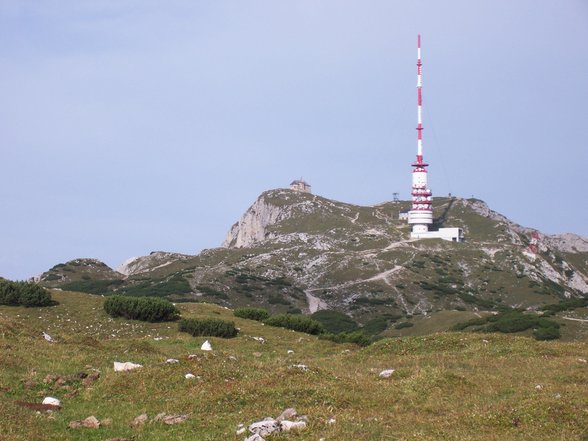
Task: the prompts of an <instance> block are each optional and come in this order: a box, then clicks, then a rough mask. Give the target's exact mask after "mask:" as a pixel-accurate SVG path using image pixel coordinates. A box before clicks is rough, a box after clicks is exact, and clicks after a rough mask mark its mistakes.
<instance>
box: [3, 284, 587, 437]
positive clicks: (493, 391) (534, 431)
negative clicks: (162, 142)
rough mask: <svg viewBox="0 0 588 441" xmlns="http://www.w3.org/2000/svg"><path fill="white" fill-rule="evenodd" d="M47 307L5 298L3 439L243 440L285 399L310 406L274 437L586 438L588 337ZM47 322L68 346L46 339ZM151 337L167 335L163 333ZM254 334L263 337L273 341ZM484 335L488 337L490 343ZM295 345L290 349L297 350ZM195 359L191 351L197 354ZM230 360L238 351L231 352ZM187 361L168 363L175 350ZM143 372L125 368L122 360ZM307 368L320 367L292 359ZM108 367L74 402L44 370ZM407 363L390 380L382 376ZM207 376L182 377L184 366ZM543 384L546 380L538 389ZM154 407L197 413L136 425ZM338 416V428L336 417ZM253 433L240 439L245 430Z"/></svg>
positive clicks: (66, 299)
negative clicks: (284, 323)
mask: <svg viewBox="0 0 588 441" xmlns="http://www.w3.org/2000/svg"><path fill="white" fill-rule="evenodd" d="M53 294H54V298H56V300H58V301H59V302H60V304H59V305H58V306H56V307H52V308H46V309H38V308H34V309H24V308H9V307H0V415H1V416H2V418H0V429H1V430H0V434H1V435H0V438H2V439H6V440H31V439H34V440H55V439H60V440H70V439H71V440H74V439H78V440H106V439H110V438H114V437H127V438H129V437H131V436H135V437H136V439H137V440H167V439H174V440H184V439H185V440H195V439H196V440H221V439H222V440H232V439H233V433H234V429H235V427H236V425H237V424H239V423H244V424H249V423H251V422H253V421H257V420H259V419H262V418H264V417H266V416H274V417H275V416H276V415H277V414H279V413H280V412H281V411H282V410H283V409H284V408H286V407H290V406H293V407H296V409H297V410H298V411H299V413H301V414H306V415H308V418H309V427H308V428H307V429H306V430H305V431H303V432H300V433H296V434H283V435H276V436H273V437H271V438H270V439H276V440H280V439H283V440H286V439H291V440H316V439H319V438H321V437H324V438H325V439H327V440H341V439H365V440H379V439H399V440H404V439H451V440H469V439H479V440H505V439H545V440H552V439H566V440H575V439H577V440H580V439H586V437H587V436H588V431H587V430H586V427H588V400H587V399H586V397H587V396H588V382H587V381H586V378H588V364H586V363H582V362H580V361H579V360H578V359H580V358H583V359H587V358H588V345H587V344H586V343H560V342H537V341H533V340H530V339H527V338H521V337H511V336H501V335H480V334H461V333H454V334H435V335H432V336H427V337H403V338H400V339H392V340H383V341H381V342H379V343H377V344H375V345H372V346H371V347H368V348H366V349H363V350H360V349H359V348H357V347H355V346H351V345H349V346H347V345H335V344H332V343H330V342H326V341H319V340H317V339H316V338H315V337H311V336H307V335H304V334H298V333H294V332H290V331H286V330H282V329H276V328H270V327H265V326H262V325H261V324H259V323H257V322H253V321H249V320H242V319H237V318H233V317H232V313H231V312H230V311H229V310H226V309H223V308H220V307H218V306H214V305H205V304H182V305H180V307H181V309H182V313H183V315H184V316H185V317H191V316H194V317H220V318H226V319H231V320H234V321H235V322H236V324H237V326H239V327H240V328H241V333H240V334H239V336H238V337H237V338H234V339H231V340H220V339H210V340H211V342H212V345H213V348H214V351H213V352H211V353H203V352H201V351H200V350H199V347H200V344H201V343H202V341H203V340H204V339H202V338H192V337H189V336H187V335H183V334H179V333H178V332H177V331H176V325H175V324H146V323H140V322H129V321H125V320H118V319H117V320H112V319H110V318H108V317H107V316H106V315H105V314H104V312H103V311H102V309H101V304H102V300H103V299H102V298H101V297H95V296H88V295H83V294H75V293H66V292H54V293H53ZM41 331H47V332H49V333H50V334H51V335H52V336H53V337H55V338H56V339H57V343H55V344H50V343H47V342H45V341H44V340H43V339H42V337H41V336H40V332H41ZM154 336H162V337H164V339H163V340H161V341H155V340H154V339H153V337H154ZM253 336H263V337H264V338H266V339H267V343H266V344H261V343H259V342H257V341H255V340H254V339H253V338H252V337H253ZM484 339H485V340H487V343H486V342H484ZM289 349H292V350H293V351H294V353H293V354H288V353H287V351H288V350H289ZM192 353H194V354H198V358H197V359H195V360H192V361H189V360H187V355H188V354H192ZM231 356H233V357H235V358H236V359H232V358H230V357H231ZM169 357H173V358H178V359H180V360H181V362H180V363H179V364H175V365H166V364H165V363H164V361H165V360H166V359H167V358H169ZM127 360H128V361H133V362H138V363H142V364H144V366H145V367H144V368H143V369H140V370H137V371H133V372H129V373H115V372H114V371H113V370H112V362H113V361H127ZM294 363H304V364H306V365H308V366H309V368H310V371H309V372H302V371H300V370H298V369H292V368H289V366H290V365H292V364H294ZM91 368H94V369H98V370H99V371H100V372H101V377H100V379H99V380H98V381H97V382H96V383H94V385H92V386H90V387H82V386H81V384H80V382H79V381H70V382H68V383H66V384H65V385H64V386H66V387H69V389H70V391H71V390H75V389H79V390H80V393H79V395H78V396H76V397H73V398H65V397H64V395H65V393H67V392H68V391H67V390H66V388H63V387H53V388H52V387H50V386H47V385H45V384H43V381H42V380H43V378H45V376H46V375H47V374H58V375H73V374H75V373H77V372H80V371H86V372H88V371H89V369H91ZM385 368H394V369H396V372H395V373H394V374H393V375H392V377H390V378H388V379H380V378H379V377H378V373H379V372H380V370H382V369H385ZM189 371H190V372H193V373H194V374H195V375H198V376H200V377H201V379H200V380H198V381H189V380H186V379H185V378H184V374H185V373H186V372H189ZM537 385H541V386H542V388H541V389H540V390H538V389H536V386H537ZM46 395H51V396H56V397H58V398H60V399H62V404H63V409H62V410H61V411H60V412H57V413H54V414H53V415H50V416H49V415H47V414H37V413H35V412H34V411H30V410H27V409H24V408H21V407H17V406H16V405H15V404H14V401H15V400H26V401H32V402H40V401H41V400H42V397H44V396H46ZM143 412H147V413H148V414H149V415H150V416H154V415H155V414H157V413H159V412H167V413H190V414H191V416H192V417H191V419H190V420H188V421H187V422H186V423H184V424H181V425H177V426H164V425H162V424H157V423H155V424H147V425H145V426H143V427H140V428H131V427H130V426H129V423H130V422H131V421H132V419H133V418H134V417H136V416H137V415H139V414H141V413H143ZM90 415H95V416H96V417H97V418H98V419H104V418H109V417H110V418H112V419H113V424H112V425H111V426H110V427H102V428H100V429H98V430H92V429H78V430H71V429H67V424H68V422H69V421H71V420H77V419H83V418H85V417H87V416H90ZM330 417H335V418H336V420H337V421H336V423H335V424H334V425H332V426H329V425H327V424H326V420H327V419H328V418H330ZM243 438H244V436H241V437H239V439H243Z"/></svg>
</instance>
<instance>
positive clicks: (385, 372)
mask: <svg viewBox="0 0 588 441" xmlns="http://www.w3.org/2000/svg"><path fill="white" fill-rule="evenodd" d="M393 373H394V369H384V370H383V371H382V372H380V378H389V377H390V376H391V375H392V374H393Z"/></svg>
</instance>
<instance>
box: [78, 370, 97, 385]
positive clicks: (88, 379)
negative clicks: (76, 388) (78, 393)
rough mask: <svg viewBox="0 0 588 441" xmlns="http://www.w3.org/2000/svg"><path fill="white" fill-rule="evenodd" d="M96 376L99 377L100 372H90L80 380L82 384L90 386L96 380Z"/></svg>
mask: <svg viewBox="0 0 588 441" xmlns="http://www.w3.org/2000/svg"><path fill="white" fill-rule="evenodd" d="M98 378H100V373H99V372H92V373H91V374H89V375H88V376H87V377H86V378H84V379H83V380H82V384H83V385H84V386H85V387H88V386H91V385H92V384H93V383H94V382H95V381H96V380H98Z"/></svg>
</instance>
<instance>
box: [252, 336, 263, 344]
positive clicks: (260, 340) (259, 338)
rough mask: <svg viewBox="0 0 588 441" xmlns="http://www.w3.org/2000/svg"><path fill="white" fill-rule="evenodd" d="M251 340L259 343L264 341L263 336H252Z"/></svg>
mask: <svg viewBox="0 0 588 441" xmlns="http://www.w3.org/2000/svg"><path fill="white" fill-rule="evenodd" d="M253 340H255V341H258V342H260V343H265V338H263V337H253Z"/></svg>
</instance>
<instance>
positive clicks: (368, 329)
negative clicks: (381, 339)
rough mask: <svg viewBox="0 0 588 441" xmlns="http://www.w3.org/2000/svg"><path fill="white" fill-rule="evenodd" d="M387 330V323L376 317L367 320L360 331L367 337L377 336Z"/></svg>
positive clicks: (383, 319) (382, 318)
mask: <svg viewBox="0 0 588 441" xmlns="http://www.w3.org/2000/svg"><path fill="white" fill-rule="evenodd" d="M386 328H388V321H387V320H386V319H385V318H384V317H377V318H374V319H371V320H369V321H368V322H367V323H366V324H365V325H363V328H362V331H363V332H364V334H367V335H378V334H379V333H381V332H384V331H385V330H386Z"/></svg>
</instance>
